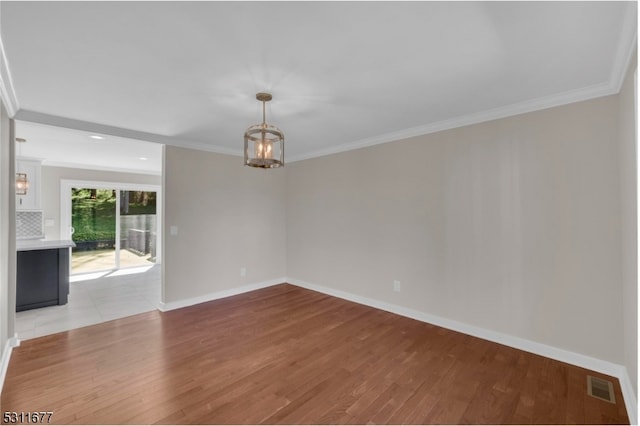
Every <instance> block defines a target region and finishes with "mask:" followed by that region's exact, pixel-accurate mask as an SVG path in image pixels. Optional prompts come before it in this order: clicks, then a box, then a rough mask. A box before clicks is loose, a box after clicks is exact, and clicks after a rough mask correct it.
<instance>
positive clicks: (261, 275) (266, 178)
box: [163, 146, 286, 303]
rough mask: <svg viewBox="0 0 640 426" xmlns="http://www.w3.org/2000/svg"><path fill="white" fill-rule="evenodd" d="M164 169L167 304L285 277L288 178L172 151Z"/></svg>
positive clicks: (223, 158) (238, 161) (237, 161)
mask: <svg viewBox="0 0 640 426" xmlns="http://www.w3.org/2000/svg"><path fill="white" fill-rule="evenodd" d="M164 162H165V164H164V175H163V176H164V196H165V200H166V201H165V203H164V209H165V210H164V216H163V217H164V231H163V234H164V235H165V237H164V242H165V249H164V252H163V253H164V255H163V259H164V260H163V268H164V302H165V303H170V302H176V301H180V300H183V299H189V298H192V297H198V296H202V295H207V294H210V293H215V292H219V291H223V290H228V289H232V288H234V287H239V286H242V285H248V284H256V283H260V282H264V281H269V280H273V279H278V278H282V277H285V276H286V248H285V235H286V222H285V215H284V213H285V182H284V178H285V174H284V170H256V169H253V168H250V167H244V166H243V165H242V158H239V157H233V156H228V155H221V154H213V153H208V152H202V151H195V150H191V149H184V148H176V147H171V146H165V156H164ZM172 226H176V227H177V229H178V235H171V233H170V228H171V227H172ZM242 267H244V268H247V274H246V276H245V277H241V276H240V268H242Z"/></svg>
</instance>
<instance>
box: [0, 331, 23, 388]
mask: <svg viewBox="0 0 640 426" xmlns="http://www.w3.org/2000/svg"><path fill="white" fill-rule="evenodd" d="M18 346H20V339H18V334H17V333H16V334H15V335H14V336H13V337H10V338H9V339H7V343H5V345H4V350H3V351H2V360H0V393H1V392H2V388H3V387H4V379H5V377H7V369H8V368H9V361H10V360H11V352H12V351H13V348H17V347H18Z"/></svg>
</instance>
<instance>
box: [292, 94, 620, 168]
mask: <svg viewBox="0 0 640 426" xmlns="http://www.w3.org/2000/svg"><path fill="white" fill-rule="evenodd" d="M615 93H617V92H616V91H615V89H614V87H613V85H612V84H610V82H607V83H602V84H596V85H593V86H588V87H584V88H581V89H576V90H570V91H567V92H563V93H559V94H556V95H550V96H545V97H541V98H536V99H531V100H528V101H524V102H518V103H514V104H511V105H506V106H504V107H499V108H494V109H490V110H486V111H480V112H477V113H473V114H469V115H463V116H460V117H456V118H452V119H449V120H443V121H438V122H435V123H431V124H426V125H424V126H417V127H411V128H408V129H403V130H398V131H396V132H391V133H385V134H383V135H379V136H374V137H371V138H365V139H360V140H358V141H355V142H351V143H347V144H344V145H340V146H336V147H331V148H328V149H322V150H317V151H313V152H310V153H307V154H301V155H297V156H293V157H289V158H287V162H288V163H293V162H296V161H302V160H308V159H311V158H316V157H323V156H325V155H331V154H337V153H340V152H346V151H351V150H354V149H360V148H366V147H369V146H374V145H380V144H383V143H388V142H394V141H398V140H401V139H408V138H412V137H415V136H422V135H428V134H431V133H436V132H441V131H444V130H450V129H455V128H458V127H463V126H469V125H471V124H478V123H484V122H487V121H492V120H498V119H501V118H506V117H512V116H515V115H520V114H525V113H528V112H534V111H540V110H543V109H547V108H553V107H557V106H562V105H567V104H570V103H574V102H580V101H585V100H589V99H594V98H599V97H602V96H608V95H613V94H615Z"/></svg>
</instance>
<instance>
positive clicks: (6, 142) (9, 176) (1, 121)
mask: <svg viewBox="0 0 640 426" xmlns="http://www.w3.org/2000/svg"><path fill="white" fill-rule="evenodd" d="M12 141H13V131H12V130H11V129H10V121H9V116H8V114H7V110H6V109H5V107H4V103H3V101H2V99H0V235H1V236H2V237H1V238H0V354H2V355H6V354H5V353H4V352H3V351H4V350H5V348H6V346H7V342H8V341H9V339H10V338H11V337H13V335H14V319H15V306H16V298H15V282H16V275H15V274H16V267H15V265H16V251H15V248H16V247H15V227H14V226H10V225H11V224H12V223H15V189H14V186H13V185H14V179H13V173H14V166H13V163H14V161H13V158H14V149H13V143H12ZM1 388H2V383H0V389H1Z"/></svg>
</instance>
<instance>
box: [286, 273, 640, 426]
mask: <svg viewBox="0 0 640 426" xmlns="http://www.w3.org/2000/svg"><path fill="white" fill-rule="evenodd" d="M286 282H287V283H290V284H293V285H296V286H298V287H303V288H306V289H309V290H314V291H317V292H320V293H324V294H327V295H329V296H334V297H339V298H340V299H345V300H349V301H351V302H355V303H359V304H362V305H366V306H371V307H373V308H377V309H381V310H383V311H387V312H391V313H394V314H397V315H401V316H403V317H408V318H412V319H415V320H418V321H422V322H426V323H429V324H433V325H437V326H439V327H443V328H446V329H449V330H453V331H457V332H460V333H464V334H468V335H470V336H474V337H478V338H480V339H485V340H489V341H491V342H495V343H500V344H502V345H505V346H510V347H512V348H516V349H520V350H523V351H526V352H531V353H534V354H536V355H541V356H544V357H546V358H551V359H555V360H557V361H562V362H566V363H567V364H572V365H576V366H578V367H582V368H585V369H588V370H592V371H597V372H599V373H602V374H606V375H608V376H613V377H616V378H617V379H618V380H619V381H620V386H621V388H622V392H623V396H624V400H625V405H626V407H627V413H628V415H629V420H630V421H631V424H638V423H637V419H638V417H637V416H638V408H637V400H636V397H635V393H634V391H633V386H632V385H631V380H630V378H629V375H628V374H627V370H626V368H625V367H624V366H622V365H619V364H615V363H612V362H609V361H604V360H601V359H597V358H592V357H589V356H586V355H582V354H579V353H576V352H572V351H568V350H565V349H560V348H556V347H553V346H549V345H546V344H544V343H539V342H534V341H532V340H527V339H523V338H520V337H516V336H511V335H508V334H504V333H500V332H496V331H492V330H488V329H486V328H481V327H476V326H473V325H469V324H465V323H462V322H458V321H454V320H451V319H448V318H443V317H439V316H437V315H431V314H428V313H426V312H422V311H417V310H414V309H409V308H405V307H403V306H398V305H394V304H391V303H387V302H382V301H380V300H376V299H370V298H368V297H364V296H359V295H357V294H353V293H348V292H344V291H341V290H336V289H333V288H330V287H324V286H321V285H317V284H311V283H308V282H305V281H302V280H298V279H295V278H290V277H289V278H287V280H286Z"/></svg>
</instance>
